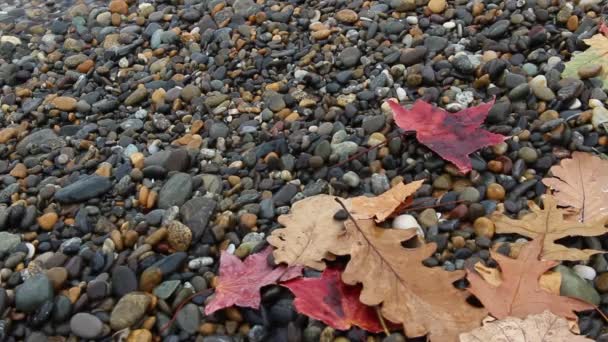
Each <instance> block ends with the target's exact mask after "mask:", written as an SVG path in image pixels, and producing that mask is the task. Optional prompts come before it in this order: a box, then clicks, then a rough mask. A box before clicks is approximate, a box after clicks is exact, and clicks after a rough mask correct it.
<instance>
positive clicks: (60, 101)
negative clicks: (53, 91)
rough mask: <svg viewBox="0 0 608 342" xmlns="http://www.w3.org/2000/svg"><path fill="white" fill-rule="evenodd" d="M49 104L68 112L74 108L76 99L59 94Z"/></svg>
mask: <svg viewBox="0 0 608 342" xmlns="http://www.w3.org/2000/svg"><path fill="white" fill-rule="evenodd" d="M51 104H52V105H53V106H54V107H55V108H57V109H59V110H62V111H64V112H70V111H73V110H74V109H76V99H75V98H72V97H67V96H59V97H56V98H54V99H53V100H52V101H51Z"/></svg>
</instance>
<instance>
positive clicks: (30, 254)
mask: <svg viewBox="0 0 608 342" xmlns="http://www.w3.org/2000/svg"><path fill="white" fill-rule="evenodd" d="M25 247H27V259H31V258H33V257H34V254H36V247H34V245H32V244H31V243H29V242H27V243H26V244H25Z"/></svg>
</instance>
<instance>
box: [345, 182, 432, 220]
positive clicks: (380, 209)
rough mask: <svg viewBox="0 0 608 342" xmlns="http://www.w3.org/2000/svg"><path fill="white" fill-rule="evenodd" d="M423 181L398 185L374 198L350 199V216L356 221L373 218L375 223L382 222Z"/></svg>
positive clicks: (360, 197)
mask: <svg viewBox="0 0 608 342" xmlns="http://www.w3.org/2000/svg"><path fill="white" fill-rule="evenodd" d="M422 183H424V180H419V181H415V182H411V183H408V184H404V183H399V184H397V185H395V186H394V187H393V188H391V189H390V190H388V191H386V192H385V193H383V194H381V195H379V196H376V197H366V196H359V197H355V198H352V199H351V205H352V208H351V210H350V211H351V214H352V215H353V217H355V218H356V219H361V220H364V219H369V218H375V220H376V222H378V223H380V222H384V220H386V219H387V218H388V217H389V216H391V215H392V214H393V213H394V212H395V210H396V209H397V208H399V207H400V206H401V204H402V203H403V202H404V201H405V199H406V198H407V197H408V196H410V195H412V194H413V193H415V192H416V190H418V189H419V188H420V186H422Z"/></svg>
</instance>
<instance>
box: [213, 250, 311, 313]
mask: <svg viewBox="0 0 608 342" xmlns="http://www.w3.org/2000/svg"><path fill="white" fill-rule="evenodd" d="M270 253H272V248H271V247H268V248H266V249H265V250H263V251H261V252H259V253H256V254H252V255H250V256H248V257H247V258H246V259H245V261H244V262H242V261H241V260H240V259H239V258H238V257H236V256H234V255H232V254H230V253H226V252H222V255H221V256H220V272H219V273H220V275H219V280H218V284H217V286H216V287H215V295H214V297H213V299H212V300H211V301H210V302H209V304H207V305H206V306H205V314H207V315H209V314H211V313H213V312H215V311H217V310H220V309H223V308H226V307H229V306H232V305H237V306H242V307H249V308H254V309H257V308H259V307H260V300H261V296H260V289H261V288H262V287H264V286H266V285H270V284H276V283H277V282H278V281H279V280H284V281H287V280H290V279H293V278H295V277H299V276H300V275H301V273H302V267H300V266H294V267H285V266H278V267H276V268H274V269H273V268H272V267H270V266H269V265H268V262H267V261H266V259H267V258H268V255H270Z"/></svg>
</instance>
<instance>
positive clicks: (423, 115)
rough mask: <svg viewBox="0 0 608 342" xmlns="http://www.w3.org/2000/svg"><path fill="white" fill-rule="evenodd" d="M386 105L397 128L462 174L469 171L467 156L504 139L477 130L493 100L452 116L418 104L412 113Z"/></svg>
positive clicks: (395, 105)
mask: <svg viewBox="0 0 608 342" xmlns="http://www.w3.org/2000/svg"><path fill="white" fill-rule="evenodd" d="M388 104H389V105H390V107H391V109H392V111H393V114H394V117H395V122H396V123H397V126H399V127H401V128H402V129H404V130H408V131H412V130H413V131H416V138H417V139H418V141H419V142H420V143H422V144H424V145H425V146H427V147H428V148H430V149H431V150H433V151H435V152H436V153H437V154H439V155H440V156H441V157H442V158H443V159H446V160H448V161H450V162H452V163H454V165H456V167H457V168H458V170H460V172H462V173H467V172H469V171H471V169H472V166H471V160H470V159H469V154H471V153H473V152H475V151H477V150H478V149H480V148H482V147H484V146H490V145H496V144H498V143H500V142H502V141H504V140H505V139H506V138H507V137H505V136H503V135H500V134H494V133H490V132H488V131H486V130H485V129H482V128H480V125H481V124H482V123H483V121H484V120H485V118H486V116H487V115H488V112H489V111H490V109H491V108H492V106H493V105H494V100H492V101H490V102H488V103H483V104H481V105H479V106H476V107H471V108H467V109H464V110H461V111H460V112H457V113H453V114H450V113H448V112H447V111H445V110H443V109H441V108H439V107H435V106H433V105H431V104H430V103H427V102H425V101H422V100H418V101H416V102H414V106H413V107H412V109H406V108H403V107H401V106H399V104H397V103H396V102H394V101H388Z"/></svg>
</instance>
